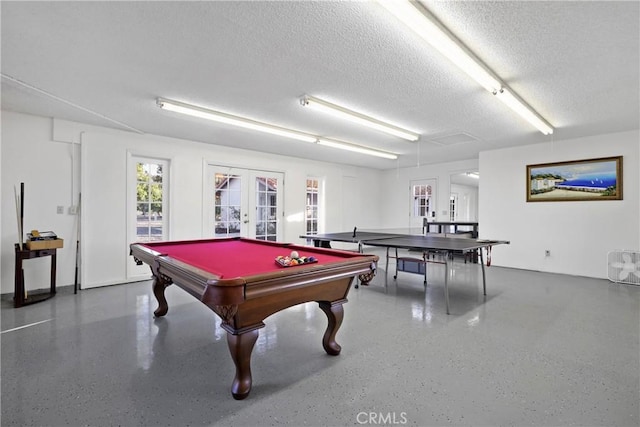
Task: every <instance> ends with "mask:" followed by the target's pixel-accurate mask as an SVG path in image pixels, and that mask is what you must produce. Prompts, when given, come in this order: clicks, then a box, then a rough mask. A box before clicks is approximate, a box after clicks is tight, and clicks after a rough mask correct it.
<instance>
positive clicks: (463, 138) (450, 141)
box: [429, 132, 479, 146]
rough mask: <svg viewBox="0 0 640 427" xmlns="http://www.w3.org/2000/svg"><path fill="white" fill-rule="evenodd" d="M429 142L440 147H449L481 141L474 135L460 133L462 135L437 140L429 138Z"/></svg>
mask: <svg viewBox="0 0 640 427" xmlns="http://www.w3.org/2000/svg"><path fill="white" fill-rule="evenodd" d="M429 141H431V142H435V143H436V144H439V145H445V146H449V145H457V144H465V143H467V142H475V141H479V139H478V138H476V137H475V136H473V135H469V134H468V133H464V132H460V133H454V134H452V135H446V136H440V137H437V138H429Z"/></svg>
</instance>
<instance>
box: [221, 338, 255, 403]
mask: <svg viewBox="0 0 640 427" xmlns="http://www.w3.org/2000/svg"><path fill="white" fill-rule="evenodd" d="M257 339H258V329H253V330H251V331H247V332H243V333H241V334H238V335H234V334H232V333H231V332H227V343H228V344H229V351H230V352H231V358H232V359H233V363H235V365H236V377H235V378H234V379H233V383H232V384H231V394H232V395H233V398H234V399H236V400H242V399H244V398H245V397H247V396H248V395H249V392H250V391H251V352H252V351H253V346H254V345H255V343H256V340H257Z"/></svg>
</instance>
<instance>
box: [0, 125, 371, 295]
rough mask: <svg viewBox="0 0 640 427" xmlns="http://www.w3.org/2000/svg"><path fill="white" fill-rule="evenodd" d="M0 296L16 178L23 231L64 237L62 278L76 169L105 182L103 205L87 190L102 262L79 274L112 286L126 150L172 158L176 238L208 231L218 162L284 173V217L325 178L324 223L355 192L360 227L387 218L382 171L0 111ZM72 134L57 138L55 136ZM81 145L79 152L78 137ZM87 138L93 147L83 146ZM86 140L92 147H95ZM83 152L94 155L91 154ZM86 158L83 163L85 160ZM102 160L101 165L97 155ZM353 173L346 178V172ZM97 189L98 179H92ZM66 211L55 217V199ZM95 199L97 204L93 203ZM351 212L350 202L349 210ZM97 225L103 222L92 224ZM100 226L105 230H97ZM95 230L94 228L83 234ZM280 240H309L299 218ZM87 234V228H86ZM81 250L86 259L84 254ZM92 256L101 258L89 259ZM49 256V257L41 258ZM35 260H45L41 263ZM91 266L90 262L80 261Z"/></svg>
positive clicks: (38, 271)
mask: <svg viewBox="0 0 640 427" xmlns="http://www.w3.org/2000/svg"><path fill="white" fill-rule="evenodd" d="M2 114H3V115H2V157H1V158H2V178H1V183H2V215H1V221H2V230H1V240H2V252H1V258H2V259H1V261H2V262H1V264H2V269H1V272H2V289H1V291H2V293H13V278H14V275H13V273H14V272H13V263H14V252H13V243H14V242H16V241H17V237H18V236H17V231H16V224H15V223H16V220H15V206H14V202H13V199H14V196H13V185H14V184H16V185H18V186H19V183H20V182H25V187H26V197H25V211H26V212H25V219H24V224H25V230H31V229H39V230H53V231H55V232H56V233H57V234H58V235H59V236H60V237H62V238H64V239H65V247H64V248H63V249H62V250H59V255H58V285H60V286H64V285H70V284H72V283H73V280H74V271H75V240H76V235H75V230H76V222H75V221H76V218H77V217H76V216H73V215H69V214H67V213H66V209H67V208H68V207H69V206H70V205H72V204H75V203H77V193H78V191H79V190H80V181H81V179H80V175H82V176H83V180H92V181H96V182H98V183H99V185H101V186H104V194H105V199H104V200H103V201H104V202H105V203H102V204H100V201H99V195H97V194H95V192H94V191H92V192H91V194H88V193H87V194H85V192H84V191H83V194H82V199H83V200H82V205H83V207H82V209H83V223H85V226H86V227H87V230H83V233H82V250H83V253H84V252H85V251H88V252H87V254H86V255H90V254H99V255H100V257H101V258H102V260H103V262H104V263H103V264H101V265H99V266H97V265H96V264H94V267H95V270H94V271H95V274H93V275H92V274H87V273H88V272H87V271H83V274H84V275H85V277H86V278H87V279H88V280H91V281H92V283H88V282H87V283H86V285H87V286H90V285H96V284H98V285H99V284H112V283H118V282H122V281H124V280H125V276H126V265H127V262H129V261H128V260H129V258H128V251H127V250H126V248H127V244H128V242H126V239H125V237H124V236H126V230H125V227H126V223H125V206H126V194H127V192H126V188H125V184H124V183H125V182H126V181H125V178H126V161H127V153H129V152H130V153H133V154H136V155H143V156H149V157H162V158H168V159H170V160H171V190H170V191H171V195H170V207H169V209H170V221H171V222H170V232H171V238H172V239H192V238H200V237H203V236H204V235H205V234H204V232H203V227H202V224H203V221H202V213H203V206H202V202H203V197H202V194H203V182H204V173H205V168H204V165H205V164H206V163H214V164H220V165H227V166H236V167H242V168H253V169H259V170H272V171H278V172H283V173H284V175H285V194H284V207H285V216H289V215H294V214H296V213H301V212H304V207H305V191H306V178H307V176H309V175H311V176H316V177H321V178H323V179H324V181H325V185H324V190H325V203H326V206H325V214H326V218H325V220H326V221H325V224H324V226H325V229H327V230H331V231H336V230H341V229H342V227H343V224H342V218H343V217H344V216H345V215H344V212H343V199H344V196H343V194H354V195H358V196H357V197H355V198H354V199H353V200H355V202H356V203H357V215H358V218H359V220H360V222H361V226H362V227H375V226H378V224H379V223H380V221H381V218H382V214H381V212H380V210H379V209H377V207H378V206H380V205H381V203H380V198H381V197H382V196H381V193H380V192H379V191H376V189H377V188H379V187H380V174H379V171H377V170H371V169H365V168H357V167H349V166H343V165H334V164H329V163H322V162H314V161H308V160H302V159H297V158H290V157H286V156H276V155H269V154H264V153H254V152H251V151H246V150H238V149H233V148H229V147H222V146H216V145H212V144H204V143H198V142H193V141H185V140H177V139H174V138H166V137H159V136H153V135H137V134H133V133H129V132H119V131H114V130H111V129H106V128H99V127H94V126H89V125H84V124H79V123H71V122H65V121H61V120H52V119H48V118H43V117H37V116H30V115H24V114H18V113H13V112H3V113H2ZM54 138H55V139H57V140H61V141H67V142H56V141H54V140H53V139H54ZM80 141H81V142H82V145H83V150H82V156H80V155H79V149H78V147H79V144H77V143H78V142H80ZM85 144H87V145H86V146H85ZM89 146H90V148H89ZM87 153H90V155H89V156H87ZM85 157H86V158H87V159H86V161H88V162H89V163H87V164H82V173H81V174H80V173H79V172H78V164H79V163H80V159H81V158H82V159H85ZM96 158H98V159H100V162H99V164H96V161H95V159H96ZM345 177H347V178H345ZM94 187H95V185H94ZM58 205H62V206H64V207H65V214H62V215H58V214H56V206H58ZM89 206H91V207H89ZM349 209H350V212H351V211H353V209H354V207H353V206H350V207H349ZM92 224H93V225H95V224H99V227H91V225H92ZM96 229H99V230H101V233H100V235H98V233H97V232H96V231H95V230H96ZM89 230H93V231H92V233H91V234H87V232H88V231H89ZM283 230H284V240H285V241H291V242H303V240H301V239H299V238H298V236H299V235H300V234H304V233H305V229H304V223H303V222H285V224H284V228H283ZM85 231H86V232H85ZM86 255H85V257H83V258H82V259H83V262H84V260H85V259H84V258H86ZM93 258H94V259H95V257H93ZM41 261H44V262H41ZM27 262H28V263H29V264H26V267H25V275H26V277H25V283H26V285H27V287H32V288H34V286H33V284H39V285H40V286H38V287H37V288H44V287H46V285H47V283H48V282H47V274H48V264H47V263H48V259H47V260H46V261H45V260H31V261H27ZM38 264H41V265H40V266H38ZM83 267H87V268H91V265H88V266H84V265H83Z"/></svg>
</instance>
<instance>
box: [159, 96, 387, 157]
mask: <svg viewBox="0 0 640 427" xmlns="http://www.w3.org/2000/svg"><path fill="white" fill-rule="evenodd" d="M156 102H157V104H158V106H159V107H160V108H162V109H163V110H168V111H173V112H176V113H181V114H186V115H189V116H193V117H198V118H201V119H206V120H213V121H215V122H220V123H226V124H229V125H233V126H239V127H243V128H245V129H251V130H256V131H259V132H266V133H270V134H273V135H280V136H285V137H287V138H292V139H297V140H299V141H304V142H312V143H317V144H318V145H325V146H327V147H333V148H339V149H342V150H348V151H354V152H357V153H361V154H367V155H369V156H376V157H383V158H385V159H392V160H395V159H397V158H398V156H397V155H395V154H393V153H388V152H386V151H379V150H374V149H372V148H367V147H363V146H361V145H357V144H351V143H348V142H342V141H335V140H331V139H326V138H321V137H319V136H317V135H313V134H310V133H305V132H299V131H297V130H293V129H287V128H283V127H280V126H275V125H271V124H268V123H262V122H258V121H255V120H251V119H247V118H245V117H240V116H234V115H232V114H228V113H223V112H220V111H214V110H210V109H208V108H203V107H198V106H195V105H191V104H186V103H184V102H180V101H173V100H170V99H165V98H158V99H157V101H156Z"/></svg>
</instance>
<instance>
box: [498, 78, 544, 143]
mask: <svg viewBox="0 0 640 427" xmlns="http://www.w3.org/2000/svg"><path fill="white" fill-rule="evenodd" d="M494 95H495V96H496V97H497V98H498V99H499V100H500V101H502V102H504V103H505V105H507V106H508V107H509V108H511V109H512V110H513V111H515V112H516V113H518V114H519V115H520V116H521V117H522V118H523V119H525V120H526V121H528V122H529V123H531V124H532V125H533V126H535V127H536V128H537V129H538V130H539V131H540V132H542V133H543V134H545V135H549V134H552V133H553V127H551V125H550V124H549V123H547V121H546V120H544V119H543V118H542V117H540V116H539V115H538V114H536V112H535V111H533V110H532V109H531V108H530V107H529V106H528V105H527V104H525V103H524V101H522V100H521V99H519V98H518V97H517V96H516V95H515V94H514V93H512V92H511V91H510V90H509V89H507V88H502V89H500V90H499V91H497V92H495V93H494Z"/></svg>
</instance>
